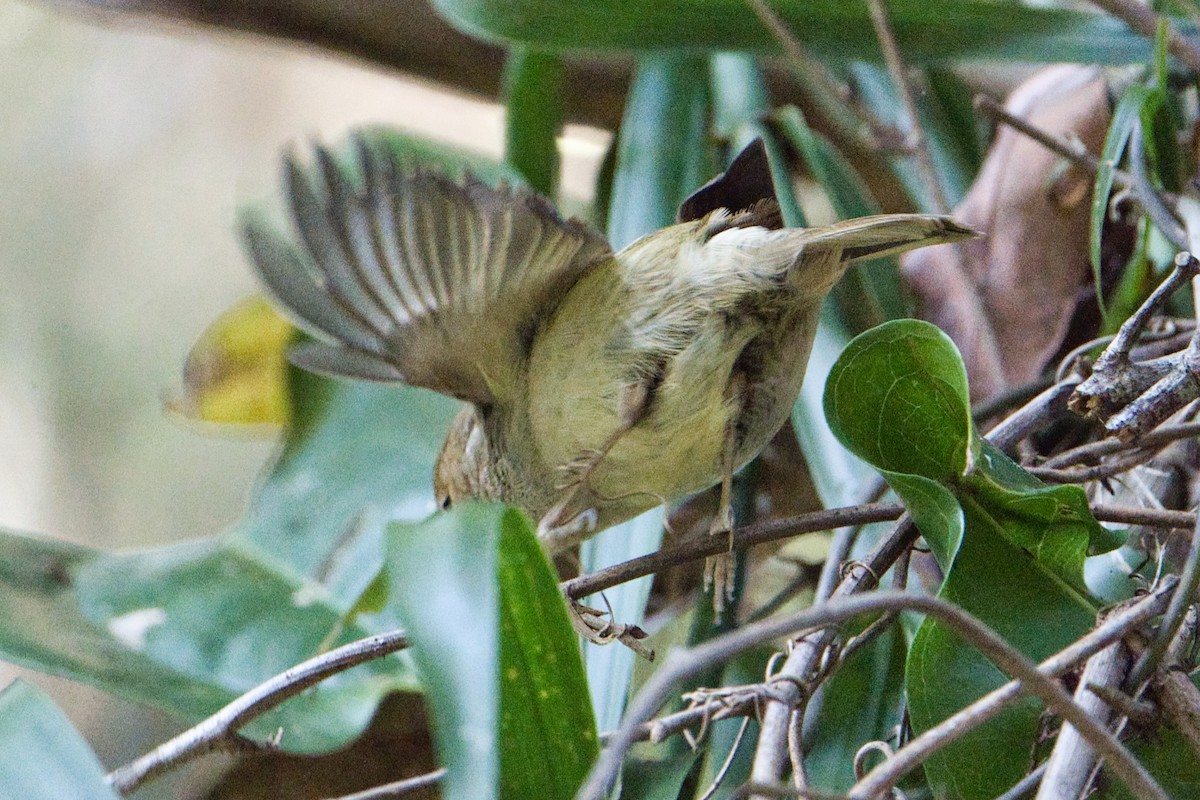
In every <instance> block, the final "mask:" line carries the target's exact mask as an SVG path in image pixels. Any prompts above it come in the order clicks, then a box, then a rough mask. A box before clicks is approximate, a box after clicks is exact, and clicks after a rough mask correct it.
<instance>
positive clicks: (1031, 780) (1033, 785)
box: [996, 761, 1046, 800]
mask: <svg viewBox="0 0 1200 800" xmlns="http://www.w3.org/2000/svg"><path fill="white" fill-rule="evenodd" d="M1045 774H1046V762H1044V761H1043V762H1042V763H1041V764H1038V765H1037V767H1035V768H1034V769H1033V771H1032V772H1030V773H1029V774H1028V775H1026V776H1025V777H1024V778H1021V780H1019V781H1017V782H1016V783H1015V784H1013V787H1012V788H1011V789H1009V790H1008V791H1007V792H1005V793H1004V794H1002V795H1000V796H999V797H997V798H996V800H1024V798H1026V797H1028V796H1029V795H1031V794H1033V791H1034V790H1035V789H1037V787H1038V784H1039V783H1041V782H1042V776H1043V775H1045Z"/></svg>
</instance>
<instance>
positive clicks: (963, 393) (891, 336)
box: [825, 320, 977, 481]
mask: <svg viewBox="0 0 1200 800" xmlns="http://www.w3.org/2000/svg"><path fill="white" fill-rule="evenodd" d="M825 414H826V416H827V417H828V418H829V424H830V426H831V427H832V428H833V432H834V433H835V434H837V437H838V438H839V439H841V440H842V443H843V444H845V445H846V446H847V447H849V448H850V450H851V451H852V452H854V453H855V454H856V455H858V456H859V457H860V458H863V459H865V460H866V461H868V462H870V463H871V464H873V465H874V466H875V467H877V468H879V469H883V470H887V471H889V472H904V473H910V474H914V475H921V476H923V477H926V478H930V479H933V480H937V481H950V480H954V479H956V478H958V477H960V476H962V475H963V474H965V473H967V472H968V471H969V470H970V469H971V467H972V465H973V464H974V461H975V453H974V451H975V449H976V448H977V445H976V444H975V441H974V440H973V436H974V427H973V423H972V421H971V409H970V402H969V400H968V394H967V374H966V370H965V368H964V367H963V364H962V359H961V357H960V356H959V355H958V350H957V349H956V348H955V347H954V344H953V342H951V341H950V339H949V337H947V336H946V334H944V333H942V332H941V331H940V330H938V329H937V328H936V327H935V326H933V325H930V324H928V323H925V322H918V321H917V320H895V321H893V322H888V323H885V324H883V325H880V326H879V327H877V328H873V329H872V330H870V331H867V332H866V333H864V334H862V335H861V336H858V337H856V338H855V339H854V341H852V342H851V343H850V345H849V346H848V347H847V348H846V349H845V351H844V352H843V353H842V356H841V358H839V359H838V362H837V364H835V365H834V368H833V371H832V372H831V373H830V375H829V381H828V383H827V384H826V386H825Z"/></svg>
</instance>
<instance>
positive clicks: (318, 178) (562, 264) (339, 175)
mask: <svg viewBox="0 0 1200 800" xmlns="http://www.w3.org/2000/svg"><path fill="white" fill-rule="evenodd" d="M354 160H355V165H354V166H355V170H354V171H353V172H348V171H346V170H345V169H344V168H343V167H342V166H341V165H340V164H339V163H338V162H337V160H336V159H335V158H334V157H333V156H332V155H331V154H330V153H329V152H328V151H326V150H325V149H323V148H318V149H317V153H316V157H315V164H314V165H313V166H312V167H305V166H303V165H301V164H300V162H299V161H298V160H297V159H296V158H295V157H292V156H289V157H288V158H287V159H286V169H285V189H286V191H287V194H288V197H289V199H290V203H291V212H292V218H293V222H294V224H295V227H296V230H297V233H298V244H299V246H298V247H296V246H292V245H291V244H289V243H288V242H286V241H283V240H281V239H280V238H279V237H278V236H277V235H276V234H273V233H271V232H269V230H268V229H267V228H266V227H265V226H264V225H263V224H261V223H260V222H258V221H255V220H248V221H246V222H245V223H244V225H243V227H244V229H245V233H244V235H245V238H246V241H247V243H248V249H249V251H250V255H251V259H252V260H253V262H254V265H255V267H256V268H257V270H258V272H259V274H260V276H261V277H262V279H263V282H264V283H265V284H266V285H267V287H268V288H269V289H270V290H271V292H272V293H273V294H274V295H275V296H276V297H277V299H278V300H279V301H280V302H281V303H282V304H283V305H284V306H286V307H287V308H289V309H290V310H291V311H292V312H293V313H294V314H295V315H296V316H297V317H298V318H299V319H300V320H301V321H302V322H304V323H305V324H306V327H308V328H309V329H310V330H311V332H312V333H313V334H314V335H315V336H316V337H317V338H318V339H319V340H321V341H318V342H307V343H304V344H302V345H299V346H298V347H297V348H296V349H295V350H294V351H293V354H292V359H293V361H295V362H296V363H297V364H298V365H300V366H302V367H304V368H305V369H310V370H312V371H314V372H320V373H323V374H330V375H338V376H348V377H356V378H362V379H367V380H382V381H404V382H407V383H410V384H414V385H418V386H426V387H428V388H431V389H435V390H437V391H440V392H443V393H446V394H450V395H453V396H455V397H460V398H463V399H466V400H470V401H472V402H476V403H480V404H490V403H494V402H496V401H498V400H504V399H505V398H506V397H508V396H511V394H512V393H513V392H514V391H516V390H518V389H519V386H518V383H519V381H520V380H522V371H523V369H524V364H525V360H526V359H527V357H528V353H527V352H526V348H527V346H528V334H529V331H530V330H536V329H537V327H538V326H539V325H540V324H542V323H543V322H545V321H546V320H547V319H548V318H549V316H550V315H551V314H552V313H553V311H554V309H555V308H557V306H558V304H559V302H561V300H562V298H563V296H564V295H565V294H566V293H567V291H568V290H569V289H570V288H571V286H573V285H574V284H575V282H576V281H577V280H578V279H579V278H580V277H581V276H582V275H583V274H584V273H585V272H586V271H587V270H589V269H590V268H591V267H592V266H594V265H595V264H598V263H600V262H601V261H604V260H605V259H608V258H611V257H612V251H611V249H610V248H609V246H608V243H607V242H606V241H605V240H604V239H603V238H602V237H601V236H600V235H599V234H597V233H596V232H594V231H593V230H591V229H590V228H588V227H587V226H586V225H584V224H582V223H580V222H578V221H575V220H569V221H564V220H563V219H562V218H561V217H559V215H558V214H557V212H555V210H554V209H553V208H552V207H551V206H550V205H549V203H547V202H546V201H544V200H542V199H541V198H540V197H538V196H537V195H535V194H533V193H532V192H530V191H528V190H526V189H523V188H512V187H509V186H505V185H501V186H500V187H498V188H491V187H489V186H487V185H485V184H484V183H482V182H480V181H479V180H477V179H475V178H473V177H470V176H467V178H466V179H465V180H464V181H463V182H456V181H453V180H450V179H448V178H446V177H444V176H442V175H439V174H436V173H433V172H430V171H424V170H411V171H410V170H405V169H403V168H402V167H401V166H400V165H399V164H398V163H397V161H396V159H395V157H394V156H393V155H392V154H391V152H390V151H388V150H386V148H384V147H375V146H373V145H372V144H370V143H368V142H367V141H366V140H364V139H362V138H358V139H357V140H356V141H355V147H354ZM355 173H357V174H355Z"/></svg>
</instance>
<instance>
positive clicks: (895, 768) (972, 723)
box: [854, 581, 1174, 797]
mask: <svg viewBox="0 0 1200 800" xmlns="http://www.w3.org/2000/svg"><path fill="white" fill-rule="evenodd" d="M1173 583H1174V582H1173V581H1172V584H1168V585H1165V586H1162V587H1160V588H1159V589H1158V590H1157V591H1156V592H1154V593H1153V594H1151V595H1149V596H1147V597H1145V598H1142V599H1141V600H1139V601H1137V602H1136V603H1134V604H1132V605H1129V606H1127V607H1126V608H1124V609H1123V610H1120V611H1114V612H1113V613H1111V614H1109V615H1108V617H1107V619H1105V620H1104V622H1102V623H1101V624H1100V625H1098V626H1097V627H1096V628H1095V629H1094V630H1092V631H1091V632H1089V633H1088V634H1086V635H1085V636H1082V637H1080V638H1079V639H1077V640H1076V641H1074V642H1072V643H1071V644H1070V645H1068V646H1067V647H1065V648H1063V649H1062V650H1061V651H1059V652H1058V653H1055V654H1054V655H1052V656H1050V658H1048V659H1046V660H1045V661H1043V662H1042V663H1041V664H1039V665H1038V667H1037V669H1038V672H1040V673H1041V674H1042V675H1045V676H1046V677H1047V678H1057V677H1059V676H1061V675H1063V674H1065V673H1066V672H1068V671H1069V670H1071V669H1073V668H1074V667H1075V666H1076V665H1077V664H1079V663H1081V662H1082V661H1084V660H1086V659H1088V658H1090V657H1091V656H1093V655H1095V654H1096V653H1098V652H1100V651H1101V650H1103V649H1104V648H1105V647H1107V646H1109V645H1110V644H1112V643H1113V642H1115V641H1118V640H1120V639H1121V638H1122V637H1124V636H1125V635H1126V634H1128V633H1129V632H1130V631H1132V630H1134V629H1135V628H1136V627H1138V626H1139V625H1141V624H1143V623H1144V622H1146V621H1147V620H1150V619H1152V618H1154V617H1156V616H1158V615H1159V614H1161V613H1163V611H1164V609H1166V607H1167V605H1168V604H1169V602H1170V600H1169V598H1170V593H1171V589H1172V588H1173ZM1023 689H1024V687H1023V686H1022V684H1021V682H1020V681H1009V682H1008V683H1006V684H1004V685H1003V686H1001V687H999V688H997V689H993V690H992V691H991V692H988V693H987V694H986V695H984V696H983V697H981V698H979V699H978V700H976V701H975V702H974V703H972V704H971V705H969V706H967V707H966V708H964V709H962V710H961V711H959V712H957V713H956V714H953V715H951V716H950V717H947V718H946V719H945V720H943V721H942V722H940V723H938V724H937V725H934V726H933V727H931V728H929V729H928V730H926V731H924V732H922V733H921V734H920V735H919V736H917V737H915V738H914V739H913V740H912V741H910V742H909V743H908V744H906V745H905V746H904V747H902V748H900V749H899V750H897V751H896V753H895V755H893V756H892V757H891V758H890V759H888V760H887V761H885V762H883V763H882V764H879V765H878V766H876V767H875V768H874V769H873V770H871V772H869V773H868V774H867V775H866V776H865V777H864V778H863V779H862V780H860V781H859V782H858V783H857V784H856V785H855V787H854V788H855V790H857V791H858V792H859V795H855V796H862V797H876V796H880V795H881V794H882V793H884V792H887V791H888V790H890V789H891V788H892V787H893V786H895V785H896V784H897V783H899V782H900V780H901V778H903V777H904V776H905V775H907V774H908V773H909V772H911V771H912V770H914V769H916V768H917V767H918V766H920V765H921V764H922V763H924V762H925V761H926V760H927V759H928V758H929V757H930V756H931V755H933V754H934V753H936V752H938V751H939V750H941V749H942V748H943V747H946V746H947V745H948V744H950V743H951V742H954V741H957V740H958V739H960V738H962V737H963V736H964V735H966V734H967V733H969V732H970V731H972V730H974V729H975V728H977V727H979V726H980V725H983V724H984V723H985V722H987V721H988V720H990V719H993V718H994V717H995V716H996V715H997V714H999V713H1000V712H1001V711H1003V710H1004V708H1005V707H1006V706H1007V705H1008V704H1009V703H1011V702H1012V701H1013V700H1015V699H1016V698H1017V697H1019V696H1020V695H1021V693H1022V691H1023Z"/></svg>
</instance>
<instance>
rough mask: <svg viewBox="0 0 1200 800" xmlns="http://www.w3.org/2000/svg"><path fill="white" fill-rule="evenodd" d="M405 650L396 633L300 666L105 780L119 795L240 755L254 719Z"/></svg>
mask: <svg viewBox="0 0 1200 800" xmlns="http://www.w3.org/2000/svg"><path fill="white" fill-rule="evenodd" d="M406 647H408V635H407V634H406V633H405V632H404V631H402V630H398V631H392V632H391V633H382V634H379V635H378V636H368V637H367V638H365V639H359V640H358V641H356V642H351V643H350V644H347V645H342V646H341V647H338V648H336V649H334V650H330V651H329V652H328V653H322V654H321V655H319V656H316V657H314V658H310V659H309V660H307V661H304V662H301V663H300V664H297V665H296V666H294V667H292V668H291V669H289V670H287V671H286V672H282V673H280V674H279V675H276V676H275V677H274V678H271V679H270V680H267V681H266V682H264V683H261V684H259V685H258V686H256V687H254V688H253V689H251V690H250V691H248V692H246V693H245V694H243V695H242V696H241V697H239V698H237V699H236V700H234V701H233V702H232V703H230V704H229V705H227V706H225V707H224V708H222V709H221V710H220V711H218V712H217V713H215V714H213V715H212V716H211V717H209V718H208V719H206V720H204V721H203V722H201V723H200V724H199V725H196V726H194V727H192V728H189V729H188V730H186V731H184V732H183V733H181V734H179V735H178V736H176V737H175V738H174V739H170V740H168V741H166V742H164V743H162V744H160V745H159V746H158V747H156V748H154V749H153V750H151V751H150V752H149V753H147V754H146V755H144V756H142V757H140V758H138V759H136V760H134V761H131V762H130V763H128V764H126V765H125V766H123V767H118V768H117V769H115V770H113V771H112V772H110V773H109V774H108V782H109V784H110V785H111V786H112V787H113V788H115V789H117V790H118V791H120V792H122V793H127V792H132V791H133V790H135V789H137V788H138V787H139V786H141V785H142V784H143V783H145V782H146V781H148V780H150V779H151V778H154V777H156V776H158V775H161V774H162V773H164V772H167V771H168V770H171V769H174V768H176V767H178V766H180V765H182V764H185V763H187V762H188V761H191V760H192V759H194V758H196V757H198V756H201V755H204V754H205V753H211V752H213V751H215V750H220V749H224V748H228V749H244V748H245V746H246V744H247V740H245V739H242V738H241V737H240V736H238V734H237V731H238V729H239V728H241V727H242V726H243V725H245V724H246V723H248V722H250V721H251V720H252V719H254V718H256V717H259V716H262V715H263V714H265V713H266V712H268V711H270V710H271V709H273V708H275V707H276V706H278V705H281V704H282V703H283V702H284V701H285V700H288V699H290V698H292V697H295V696H296V695H298V694H300V693H301V692H303V691H304V690H305V689H307V688H309V687H310V686H315V685H316V684H318V683H320V682H321V681H323V680H325V679H326V678H328V677H330V676H331V675H336V674H337V673H339V672H344V671H346V670H348V669H350V668H351V667H355V666H358V665H359V664H362V663H365V662H367V661H372V660H374V659H376V658H381V657H383V656H386V655H389V654H390V653H395V652H396V651H398V650H403V649H404V648H406Z"/></svg>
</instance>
